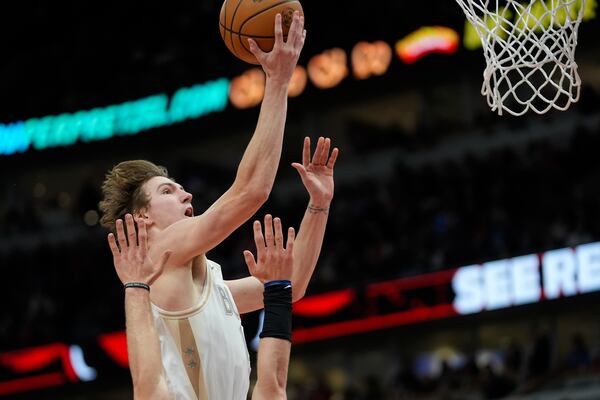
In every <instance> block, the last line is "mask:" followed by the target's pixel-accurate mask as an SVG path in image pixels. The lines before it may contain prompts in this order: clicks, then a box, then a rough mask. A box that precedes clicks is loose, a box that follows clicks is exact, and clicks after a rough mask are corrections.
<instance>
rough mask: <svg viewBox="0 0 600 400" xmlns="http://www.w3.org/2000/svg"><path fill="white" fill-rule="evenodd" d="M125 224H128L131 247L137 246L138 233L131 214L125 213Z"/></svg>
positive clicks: (128, 238) (128, 237)
mask: <svg viewBox="0 0 600 400" xmlns="http://www.w3.org/2000/svg"><path fill="white" fill-rule="evenodd" d="M125 226H127V240H128V242H129V247H137V237H136V236H137V233H136V230H135V224H134V223H133V217H132V216H131V214H125Z"/></svg>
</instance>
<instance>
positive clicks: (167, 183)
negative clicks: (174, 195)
mask: <svg viewBox="0 0 600 400" xmlns="http://www.w3.org/2000/svg"><path fill="white" fill-rule="evenodd" d="M163 186H169V187H170V188H171V189H175V184H174V183H172V182H163V183H161V184H160V185H158V187H157V188H156V191H157V192H160V189H161V188H162V187H163ZM180 186H181V185H180Z"/></svg>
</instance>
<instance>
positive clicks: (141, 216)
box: [133, 208, 153, 226]
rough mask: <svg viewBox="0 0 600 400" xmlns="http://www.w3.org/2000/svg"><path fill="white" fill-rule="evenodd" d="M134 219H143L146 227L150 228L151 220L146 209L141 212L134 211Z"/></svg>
mask: <svg viewBox="0 0 600 400" xmlns="http://www.w3.org/2000/svg"><path fill="white" fill-rule="evenodd" d="M133 215H134V217H135V218H136V219H143V220H144V222H145V223H146V226H150V225H152V224H153V221H152V219H151V218H150V214H149V213H148V210H147V209H146V208H142V209H141V210H138V211H136V212H135V213H134V214H133Z"/></svg>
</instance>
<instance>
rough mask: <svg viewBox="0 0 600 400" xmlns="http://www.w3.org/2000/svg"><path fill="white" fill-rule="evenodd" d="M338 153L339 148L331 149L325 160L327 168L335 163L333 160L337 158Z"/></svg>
mask: <svg viewBox="0 0 600 400" xmlns="http://www.w3.org/2000/svg"><path fill="white" fill-rule="evenodd" d="M339 153H340V150H339V149H338V148H337V147H335V148H334V149H333V151H332V152H331V156H329V161H328V162H327V168H331V169H333V167H334V165H335V161H336V160H337V157H338V154H339Z"/></svg>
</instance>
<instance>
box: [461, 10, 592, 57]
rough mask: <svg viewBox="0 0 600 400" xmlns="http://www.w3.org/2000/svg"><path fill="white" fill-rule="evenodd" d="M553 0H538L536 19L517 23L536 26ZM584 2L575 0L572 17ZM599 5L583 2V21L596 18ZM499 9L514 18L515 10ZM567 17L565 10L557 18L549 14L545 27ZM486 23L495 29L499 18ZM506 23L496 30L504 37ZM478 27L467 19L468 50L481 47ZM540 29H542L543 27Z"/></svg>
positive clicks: (532, 11) (465, 40)
mask: <svg viewBox="0 0 600 400" xmlns="http://www.w3.org/2000/svg"><path fill="white" fill-rule="evenodd" d="M553 1H556V0H546V1H545V5H544V3H543V2H542V0H537V1H536V2H535V3H533V5H532V6H531V14H532V15H534V16H535V17H536V18H535V19H534V18H531V19H527V20H525V21H523V19H520V20H518V21H515V23H516V24H520V25H528V26H529V27H530V28H531V27H534V26H535V25H536V24H537V21H536V19H537V20H540V18H541V17H542V16H543V14H544V13H545V10H547V9H552V2H553ZM582 2H584V0H574V2H573V5H572V6H571V7H572V8H571V12H570V17H571V18H572V19H575V18H576V17H577V14H578V12H579V10H580V9H581V7H582ZM597 6H598V1H597V0H585V3H584V4H583V7H584V9H583V21H589V20H592V19H594V18H596V7H597ZM523 7H524V8H525V7H526V5H525V4H523ZM500 10H501V11H500ZM499 11H500V12H499V14H501V15H502V17H504V18H505V19H507V20H510V19H514V17H515V16H514V13H513V11H511V10H510V9H507V8H500V9H499ZM566 18H567V16H566V13H565V12H564V11H562V12H559V13H558V14H557V16H556V18H555V19H551V18H550V17H549V16H547V17H546V18H545V19H544V20H543V21H542V26H543V27H544V28H549V27H550V24H551V23H553V22H554V23H555V24H557V25H561V24H563V23H564V22H565V19H566ZM485 23H486V24H487V26H488V28H490V29H493V28H494V27H496V26H497V25H498V20H497V19H494V18H487V19H486V20H485ZM506 24H508V22H505V24H503V25H502V26H501V27H500V28H501V29H496V31H495V32H496V34H497V35H498V36H499V37H500V38H502V39H504V38H506V36H507V33H506V30H505V29H504V28H506ZM476 29H477V28H475V27H474V26H473V25H472V24H471V23H470V22H469V20H466V21H465V29H464V34H463V45H464V46H465V48H466V49H468V50H477V49H479V48H481V40H480V39H479V35H478V34H477V30H476ZM539 29H541V27H540V28H539Z"/></svg>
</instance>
